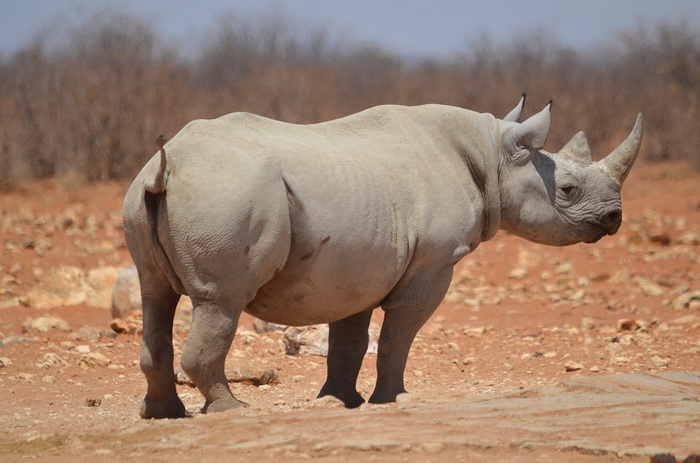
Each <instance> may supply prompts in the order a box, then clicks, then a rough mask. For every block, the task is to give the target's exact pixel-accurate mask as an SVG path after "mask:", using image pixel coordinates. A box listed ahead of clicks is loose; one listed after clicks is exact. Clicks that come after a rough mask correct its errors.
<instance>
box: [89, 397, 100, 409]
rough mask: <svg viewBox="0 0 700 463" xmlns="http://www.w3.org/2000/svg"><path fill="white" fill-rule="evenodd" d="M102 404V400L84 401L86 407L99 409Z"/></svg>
mask: <svg viewBox="0 0 700 463" xmlns="http://www.w3.org/2000/svg"><path fill="white" fill-rule="evenodd" d="M101 404H102V399H91V398H88V399H85V406H86V407H99V406H100V405H101Z"/></svg>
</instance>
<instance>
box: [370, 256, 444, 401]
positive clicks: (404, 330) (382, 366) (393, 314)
mask: <svg viewBox="0 0 700 463" xmlns="http://www.w3.org/2000/svg"><path fill="white" fill-rule="evenodd" d="M452 269H453V267H452V265H450V266H447V267H439V268H427V269H424V270H421V271H419V272H418V273H416V274H415V275H414V276H413V277H412V278H411V279H410V280H408V281H407V282H406V283H404V284H399V286H397V288H396V289H395V290H394V291H392V292H391V293H390V294H389V296H387V298H386V299H385V300H384V301H383V302H382V308H383V309H384V311H385V314H384V322H383V323H382V330H381V333H380V335H379V346H378V351H377V384H376V386H375V388H374V392H373V393H372V396H371V397H370V398H369V401H370V402H371V403H386V402H394V401H396V396H397V395H399V394H401V393H404V392H406V389H405V388H404V379H403V375H404V369H405V368H406V360H407V359H408V352H409V350H410V349H411V344H412V343H413V339H414V338H415V337H416V334H417V333H418V330H420V328H421V327H422V326H423V324H425V322H426V321H428V319H429V318H430V316H431V315H432V314H433V312H435V309H437V307H438V306H439V305H440V302H442V299H443V297H444V296H445V293H447V289H448V288H449V286H450V281H451V279H452Z"/></svg>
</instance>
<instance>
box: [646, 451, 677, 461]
mask: <svg viewBox="0 0 700 463" xmlns="http://www.w3.org/2000/svg"><path fill="white" fill-rule="evenodd" d="M649 463H677V462H676V457H675V456H673V455H671V454H670V453H663V454H657V455H654V456H652V457H651V458H649Z"/></svg>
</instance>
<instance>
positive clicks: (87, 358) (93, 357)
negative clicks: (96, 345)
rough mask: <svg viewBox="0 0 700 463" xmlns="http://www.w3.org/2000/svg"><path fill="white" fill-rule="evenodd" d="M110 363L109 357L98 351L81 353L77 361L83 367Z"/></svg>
mask: <svg viewBox="0 0 700 463" xmlns="http://www.w3.org/2000/svg"><path fill="white" fill-rule="evenodd" d="M110 363H112V361H111V360H110V359H108V358H107V357H105V356H104V355H102V354H100V353H99V352H91V353H88V354H85V355H83V356H82V357H81V358H80V360H79V361H78V365H80V366H85V367H88V368H89V367H106V366H107V365H109V364H110Z"/></svg>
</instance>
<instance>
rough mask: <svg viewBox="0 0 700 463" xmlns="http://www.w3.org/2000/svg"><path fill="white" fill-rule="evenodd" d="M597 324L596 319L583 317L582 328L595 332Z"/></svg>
mask: <svg viewBox="0 0 700 463" xmlns="http://www.w3.org/2000/svg"><path fill="white" fill-rule="evenodd" d="M595 326H596V323H595V319H594V318H593V317H583V319H581V327H582V328H583V329H586V330H593V329H595Z"/></svg>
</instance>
